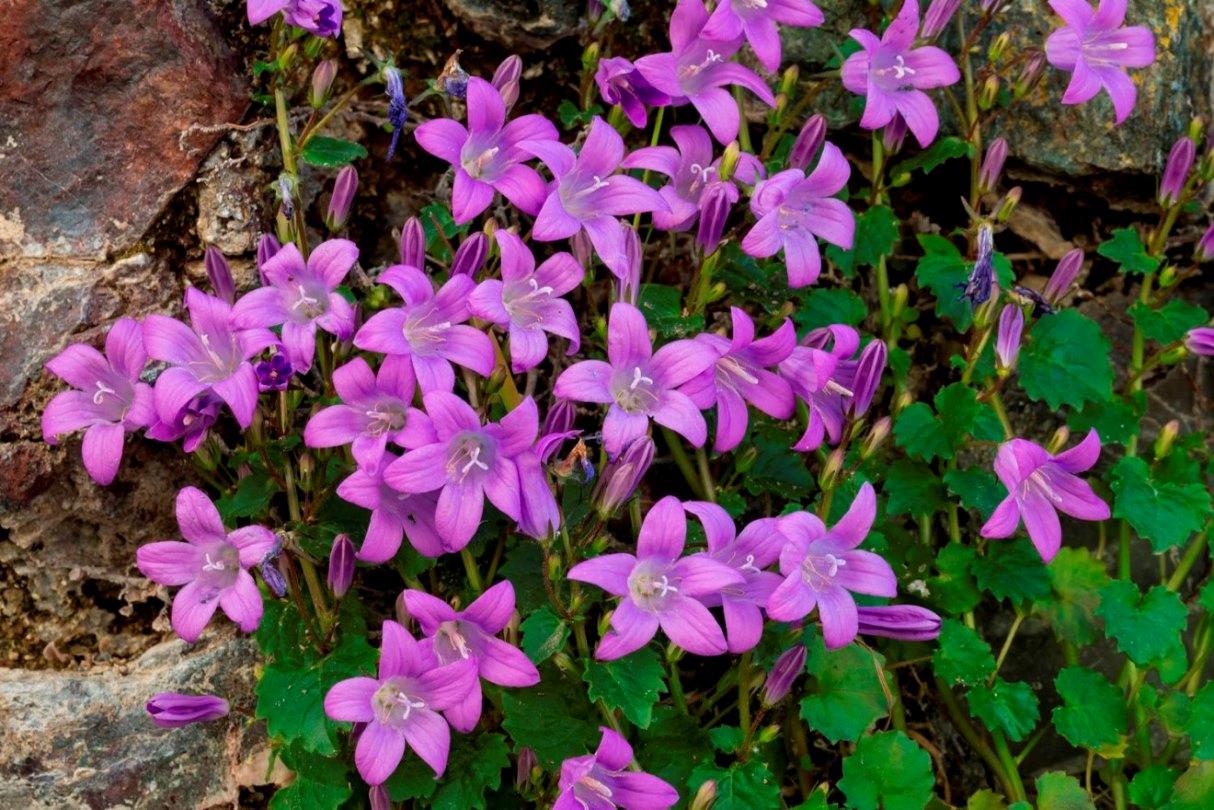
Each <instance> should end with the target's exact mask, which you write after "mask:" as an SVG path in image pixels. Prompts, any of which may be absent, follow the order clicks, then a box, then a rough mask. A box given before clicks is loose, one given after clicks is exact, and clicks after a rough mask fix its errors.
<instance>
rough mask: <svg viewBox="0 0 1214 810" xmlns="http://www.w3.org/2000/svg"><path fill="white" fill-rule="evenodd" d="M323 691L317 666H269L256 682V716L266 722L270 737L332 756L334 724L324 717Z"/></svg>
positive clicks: (335, 748)
mask: <svg viewBox="0 0 1214 810" xmlns="http://www.w3.org/2000/svg"><path fill="white" fill-rule="evenodd" d="M329 686H332V684H329ZM326 691H327V689H326V688H325V687H324V686H323V685H322V684H321V679H320V670H319V668H317V667H308V668H306V669H300V668H298V667H294V666H288V665H284V664H277V663H275V664H269V665H268V666H266V668H265V671H264V672H263V673H262V676H261V680H260V681H258V682H257V716H258V717H260V718H263V719H264V720H266V728H267V730H268V731H269V732H270V735H271V736H274V735H282V737H283V738H284V739H286V740H288V741H298V742H299V744H300V745H301V746H302V747H303V750H305V751H309V752H313V753H317V754H322V755H329V754H333V753H336V752H337V747H336V746H335V745H334V736H333V729H334V724H333V721H331V720H329V718H328V717H327V716H326V715H325V707H324V699H325V692H326Z"/></svg>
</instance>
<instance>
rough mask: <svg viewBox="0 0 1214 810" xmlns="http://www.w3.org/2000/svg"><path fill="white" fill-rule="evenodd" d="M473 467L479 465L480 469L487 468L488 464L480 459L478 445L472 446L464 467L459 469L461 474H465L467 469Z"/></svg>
mask: <svg viewBox="0 0 1214 810" xmlns="http://www.w3.org/2000/svg"><path fill="white" fill-rule="evenodd" d="M473 467H480V468H481V469H482V470H488V469H489V465H488V464H486V463H485V462H483V461H481V449H480V447H473V448H472V452H471V453H470V454H469V457H468V463H467V464H465V465H464V468H463V469H462V470H460V473H461V474H463V475H467V474H468V471H469V470H471V469H472V468H473Z"/></svg>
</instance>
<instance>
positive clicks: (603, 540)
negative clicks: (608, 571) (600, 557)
mask: <svg viewBox="0 0 1214 810" xmlns="http://www.w3.org/2000/svg"><path fill="white" fill-rule="evenodd" d="M609 545H611V538H610V537H609V536H608V535H605V534H600V535H598V536H597V537H595V538H594V539H593V540H591V541H590V548H591V550H592V551H594V553H595V554H602V553H603V552H604V551H606V550H607V546H609Z"/></svg>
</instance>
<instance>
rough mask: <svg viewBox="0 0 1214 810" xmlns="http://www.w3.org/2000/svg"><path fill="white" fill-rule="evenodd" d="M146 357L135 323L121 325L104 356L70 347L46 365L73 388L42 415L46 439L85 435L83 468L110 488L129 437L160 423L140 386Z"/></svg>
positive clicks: (56, 398)
mask: <svg viewBox="0 0 1214 810" xmlns="http://www.w3.org/2000/svg"><path fill="white" fill-rule="evenodd" d="M146 362H147V352H145V351H144V348H143V331H142V330H141V329H140V328H139V324H138V323H136V322H135V321H133V320H131V319H130V318H122V319H120V320H118V321H117V322H116V323H115V324H114V325H113V326H112V327H110V331H109V333H108V334H107V335H106V336H105V354H104V355H102V353H101V352H99V351H97V350H96V349H94V348H93V347H92V346H85V345H84V344H80V343H77V344H73V345H71V346H68V347H67V348H66V349H64V350H63V351H62V352H60V353H59V354H58V355H56V356H55V357H54V358H52V359H51V360H50V361H49V362H47V364H46V369H47V371H49V372H51V373H52V374H54V375H55V376H56V377H60V378H62V379H64V380H66V381H67V382H68V383H70V384H71V385H72V386H73V390H71V391H62V392H60V393H58V394H56V395H55V396H54V398H53V399H51V401H50V402H49V403H47V406H46V409H45V410H44V411H43V412H42V438H43V440H45V441H46V442H47V443H48V444H58V443H59V439H58V437H59V436H61V435H63V434H66V433H74V432H75V431H77V430H80V429H81V428H83V429H84V444H83V451H82V452H83V456H84V467H85V469H86V470H88V473H89V475H90V476H91V477H92V479H93V480H94V481H96V482H97V483H98V484H101V485H102V486H106V485H107V484H109V483H110V482H112V481H113V480H114V476H115V475H117V474H118V465H119V464H121V463H122V445H123V441H124V440H125V437H126V434H127V433H129V432H132V431H135V430H138V429H139V428H142V427H147V426H148V425H150V424H152V423H154V422H155V421H156V409H155V406H154V402H153V395H152V389H151V388H150V387H149V386H148V385H147V384H146V383H142V382H139V375H140V374H141V373H143V366H144V364H145V363H146Z"/></svg>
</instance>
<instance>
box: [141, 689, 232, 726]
mask: <svg viewBox="0 0 1214 810" xmlns="http://www.w3.org/2000/svg"><path fill="white" fill-rule="evenodd" d="M146 708H147V712H148V714H149V715H151V717H152V722H153V723H155V724H156V725H158V726H160V727H161V728H177V727H179V726H187V725H189V724H191V723H205V722H207V721H208V720H218V719H219V718H221V717H227V716H228V702H227V701H226V700H224V699H223V698H221V697H216V696H215V695H183V694H181V693H180V692H163V693H161V694H159V695H153V696H152V699H151V700H149V701H148V703H147V706H146Z"/></svg>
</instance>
